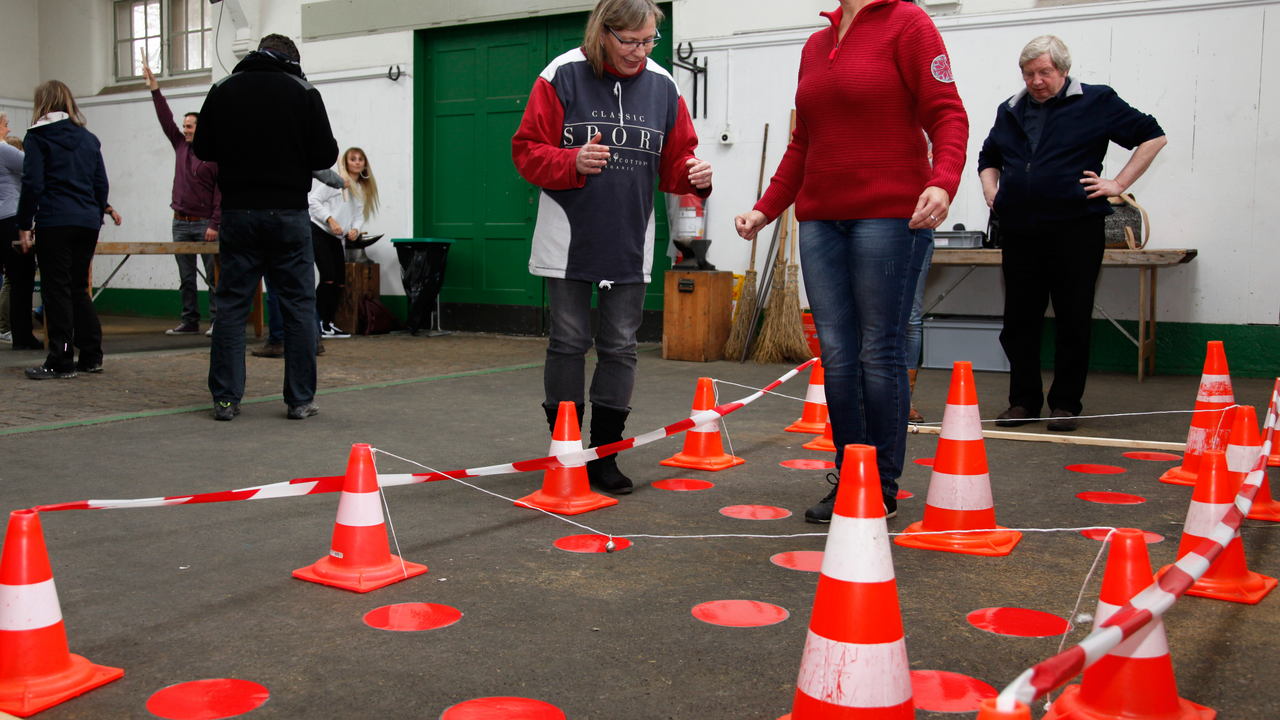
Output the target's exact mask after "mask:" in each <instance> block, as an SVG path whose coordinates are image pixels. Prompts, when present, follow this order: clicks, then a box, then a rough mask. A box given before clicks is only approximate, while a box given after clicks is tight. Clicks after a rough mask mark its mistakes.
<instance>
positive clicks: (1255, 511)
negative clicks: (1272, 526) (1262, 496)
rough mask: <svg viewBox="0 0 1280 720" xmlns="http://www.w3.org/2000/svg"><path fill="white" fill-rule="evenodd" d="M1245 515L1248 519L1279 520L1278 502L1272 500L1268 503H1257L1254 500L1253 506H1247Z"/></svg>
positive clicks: (1279, 505) (1279, 507) (1279, 503)
mask: <svg viewBox="0 0 1280 720" xmlns="http://www.w3.org/2000/svg"><path fill="white" fill-rule="evenodd" d="M1245 517H1247V518H1249V519H1250V520H1266V521H1267V522H1280V502H1276V501H1275V500H1272V501H1271V502H1269V503H1259V502H1257V501H1254V503H1253V507H1251V508H1249V514H1248V515H1245Z"/></svg>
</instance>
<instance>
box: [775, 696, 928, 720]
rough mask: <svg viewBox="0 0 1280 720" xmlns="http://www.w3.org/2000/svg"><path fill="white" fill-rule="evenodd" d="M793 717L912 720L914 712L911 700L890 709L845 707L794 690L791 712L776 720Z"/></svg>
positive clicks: (829, 719) (823, 719)
mask: <svg viewBox="0 0 1280 720" xmlns="http://www.w3.org/2000/svg"><path fill="white" fill-rule="evenodd" d="M793 716H794V717H798V718H821V719H822V720H912V718H914V717H915V716H916V711H915V707H914V705H913V703H912V701H911V700H907V701H906V702H904V703H902V704H900V705H893V706H891V707H846V706H843V705H836V704H834V703H829V702H823V701H821V700H818V699H816V698H812V697H809V696H808V695H806V694H804V692H802V691H800V690H796V696H795V699H794V700H793V701H792V705H791V712H789V713H787V714H786V715H783V716H782V717H780V718H778V720H791V718H792V717H793Z"/></svg>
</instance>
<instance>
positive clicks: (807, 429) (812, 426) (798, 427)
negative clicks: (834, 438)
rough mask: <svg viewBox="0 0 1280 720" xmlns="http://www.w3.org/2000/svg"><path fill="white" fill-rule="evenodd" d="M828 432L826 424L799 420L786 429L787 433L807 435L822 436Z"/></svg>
mask: <svg viewBox="0 0 1280 720" xmlns="http://www.w3.org/2000/svg"><path fill="white" fill-rule="evenodd" d="M826 430H827V423H826V422H805V421H804V420H797V421H795V422H793V423H791V424H790V425H788V426H787V427H786V431H787V432H793V433H804V434H805V435H821V434H822V433H824V432H826Z"/></svg>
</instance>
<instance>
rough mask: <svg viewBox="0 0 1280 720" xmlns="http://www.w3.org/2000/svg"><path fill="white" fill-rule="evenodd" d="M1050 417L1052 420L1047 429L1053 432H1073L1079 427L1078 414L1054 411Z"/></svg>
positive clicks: (1067, 411)
mask: <svg viewBox="0 0 1280 720" xmlns="http://www.w3.org/2000/svg"><path fill="white" fill-rule="evenodd" d="M1049 417H1050V418H1052V419H1051V420H1049V424H1048V425H1046V426H1045V427H1047V428H1048V429H1050V430H1052V431H1053V432H1072V431H1073V430H1075V429H1076V428H1077V427H1079V423H1078V421H1077V420H1076V414H1075V413H1073V412H1071V411H1069V410H1054V411H1053V414H1052V415H1050V416H1049Z"/></svg>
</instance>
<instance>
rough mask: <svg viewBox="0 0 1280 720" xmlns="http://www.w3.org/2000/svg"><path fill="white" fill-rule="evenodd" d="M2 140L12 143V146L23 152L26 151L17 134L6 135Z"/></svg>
mask: <svg viewBox="0 0 1280 720" xmlns="http://www.w3.org/2000/svg"><path fill="white" fill-rule="evenodd" d="M4 141H5V142H7V143H9V144H10V145H12V146H14V147H16V148H18V149H19V150H22V151H23V152H26V149H25V148H23V147H22V140H20V139H18V136H17V135H10V136H8V137H6V138H5V139H4Z"/></svg>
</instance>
